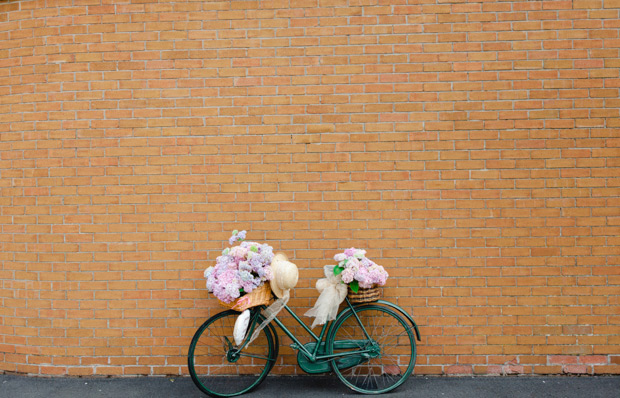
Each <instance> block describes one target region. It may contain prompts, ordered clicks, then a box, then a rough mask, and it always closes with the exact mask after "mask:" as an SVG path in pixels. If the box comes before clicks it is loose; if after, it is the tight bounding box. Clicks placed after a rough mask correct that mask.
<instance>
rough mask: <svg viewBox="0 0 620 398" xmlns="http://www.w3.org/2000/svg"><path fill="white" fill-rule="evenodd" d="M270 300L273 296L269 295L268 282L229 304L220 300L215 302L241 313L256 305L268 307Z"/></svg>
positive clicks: (269, 287) (269, 286)
mask: <svg viewBox="0 0 620 398" xmlns="http://www.w3.org/2000/svg"><path fill="white" fill-rule="evenodd" d="M272 300H273V296H272V294H271V285H270V284H269V282H265V283H263V284H262V285H261V286H259V287H258V288H256V289H254V290H252V292H250V293H248V294H246V295H244V296H241V297H239V298H238V299H236V300H235V301H232V302H230V303H225V302H223V301H221V300H217V301H218V303H220V305H221V306H222V307H224V308H230V309H232V310H235V311H239V312H242V311H245V310H247V309H248V308H252V307H256V306H258V305H263V304H264V305H269V304H270V303H271V301H272Z"/></svg>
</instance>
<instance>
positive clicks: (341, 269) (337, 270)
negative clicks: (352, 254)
mask: <svg viewBox="0 0 620 398" xmlns="http://www.w3.org/2000/svg"><path fill="white" fill-rule="evenodd" d="M342 271H344V268H342V267H339V266H335V267H334V275H340V273H341V272H342Z"/></svg>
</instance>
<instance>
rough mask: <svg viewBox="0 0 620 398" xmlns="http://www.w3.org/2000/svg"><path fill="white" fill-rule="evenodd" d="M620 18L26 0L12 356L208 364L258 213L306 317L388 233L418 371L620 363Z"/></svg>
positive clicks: (384, 252) (5, 314)
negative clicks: (292, 274) (238, 247)
mask: <svg viewBox="0 0 620 398" xmlns="http://www.w3.org/2000/svg"><path fill="white" fill-rule="evenodd" d="M619 11H620V1H618V0H604V1H603V0H574V1H475V0H471V1H465V0H410V1H406V0H393V1H387V0H348V1H347V0H283V1H217V2H215V1H208V0H201V1H169V2H157V1H151V0H135V1H123V0H119V1H100V0H58V1H54V0H48V1H25V0H24V1H16V0H9V1H2V2H0V176H1V179H0V221H1V222H0V226H1V228H2V229H1V231H0V248H1V250H0V276H1V286H0V314H1V317H0V370H3V371H9V372H25V373H32V374H49V375H65V374H68V375H91V374H97V375H120V374H125V375H135V374H185V373H187V368H186V366H185V363H186V357H185V356H186V353H187V346H188V343H189V340H190V338H191V336H192V334H193V333H194V330H195V329H196V328H197V326H198V325H200V324H201V323H202V322H203V321H204V319H205V318H206V317H208V316H209V315H210V314H213V313H214V312H216V311H219V309H218V308H217V306H216V304H215V300H214V299H213V298H211V297H209V295H208V294H207V292H206V290H205V288H204V281H203V279H202V271H203V269H204V268H206V267H207V266H209V265H211V264H213V262H214V259H215V257H216V256H217V255H218V253H219V251H220V250H221V249H222V248H223V247H224V246H225V245H226V243H227V242H226V240H227V238H228V236H229V232H230V231H231V230H233V229H247V230H248V231H249V235H248V238H250V239H252V240H258V241H264V242H268V243H270V244H271V245H272V246H274V247H275V248H276V249H278V250H283V251H284V252H285V253H286V254H287V255H288V256H289V257H290V258H291V259H293V260H294V261H295V262H296V263H297V264H298V266H299V267H300V274H301V276H300V282H299V286H298V288H297V289H296V290H295V295H294V298H293V300H292V301H291V303H292V305H293V306H294V307H295V308H296V312H297V313H298V314H302V313H303V312H305V308H304V307H310V306H312V304H313V303H314V300H315V298H316V297H317V293H316V291H315V290H314V282H315V280H316V279H317V278H318V277H320V276H321V271H320V269H321V266H322V265H324V264H326V263H329V262H330V261H331V260H330V259H331V257H332V256H333V255H334V254H335V253H336V252H338V251H339V250H341V249H344V248H347V247H350V246H356V247H362V248H367V250H368V255H369V257H371V258H373V259H375V260H376V261H377V262H379V263H380V264H383V265H384V266H386V268H388V270H389V271H390V273H391V275H392V276H391V279H390V280H389V283H388V287H387V288H386V289H385V290H384V293H385V295H386V296H387V297H388V298H389V299H390V300H393V301H395V302H398V303H399V304H400V305H401V306H403V307H405V308H406V309H407V310H408V311H410V312H411V313H413V314H414V317H415V319H416V321H417V322H418V323H419V325H420V328H421V333H422V336H423V338H422V342H421V343H420V345H419V358H418V365H417V366H416V373H418V374H472V373H473V374H511V373H525V374H557V373H571V374H584V373H585V374H602V373H620V336H619V335H620V303H619V297H620V267H618V265H619V263H620V245H619V244H620V238H618V236H619V235H620V112H619V109H620V100H619V88H620V74H619V68H620V57H619V50H620V37H619V29H620V16H619ZM283 340H284V341H283V343H284V344H283V347H282V349H281V351H280V352H281V353H282V354H283V355H282V357H281V358H280V360H279V363H278V366H276V368H275V369H274V372H275V373H299V372H300V370H298V368H296V367H295V365H294V364H295V362H294V359H293V357H292V354H293V353H292V351H291V350H290V349H289V348H287V347H286V343H287V339H283Z"/></svg>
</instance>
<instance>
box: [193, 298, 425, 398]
mask: <svg viewBox="0 0 620 398" xmlns="http://www.w3.org/2000/svg"><path fill="white" fill-rule="evenodd" d="M264 308H265V307H264V306H258V307H254V308H252V310H251V315H250V322H249V326H248V333H247V334H246V337H245V340H244V341H243V342H242V343H241V344H240V345H236V344H235V343H234V341H233V340H232V336H233V328H234V325H235V321H236V319H237V316H238V315H239V313H238V312H237V311H233V310H227V311H223V312H220V313H218V314H216V315H214V316H212V317H211V318H209V319H208V320H207V321H206V322H205V323H204V324H202V326H200V328H198V330H197V331H196V334H195V335H194V337H193V339H192V342H191V344H190V346H189V352H188V358H187V359H188V361H187V362H188V367H189V372H190V375H191V377H192V380H193V381H194V383H195V384H196V386H197V387H198V388H199V389H200V390H201V391H202V392H204V393H206V394H208V395H211V396H214V397H232V396H235V395H240V394H243V393H246V392H249V391H251V390H252V389H253V388H255V387H256V386H258V385H259V384H260V383H261V382H262V381H263V380H264V379H265V377H267V374H268V373H269V371H270V370H271V369H272V368H273V366H274V365H275V363H276V359H277V357H278V347H279V341H278V335H277V333H276V330H275V328H274V326H273V324H274V323H275V324H276V325H277V326H279V327H280V329H282V331H283V332H284V333H285V334H286V335H287V336H288V337H289V338H290V339H291V340H292V341H293V344H292V345H291V347H292V348H293V349H296V350H297V351H298V354H297V362H298V364H299V366H300V367H301V369H302V370H303V371H304V372H306V373H311V374H316V373H324V372H329V371H333V372H334V373H336V375H338V377H339V378H340V380H341V381H342V382H343V383H344V384H345V385H346V386H348V387H349V388H351V389H352V390H355V391H357V392H360V393H365V394H381V393H385V392H388V391H391V390H393V389H395V388H396V387H398V386H400V385H402V384H403V383H404V382H405V381H406V380H407V378H408V377H409V376H410V375H411V373H412V372H413V368H414V366H415V360H416V342H415V340H416V338H417V340H418V341H419V340H420V332H419V330H418V327H417V325H416V324H415V322H414V320H413V318H412V317H411V316H410V315H409V314H407V313H406V312H405V311H404V310H403V309H402V308H400V307H398V306H397V305H395V304H393V303H390V302H388V301H383V300H378V301H375V302H372V303H364V304H358V305H352V304H351V302H350V301H349V299H346V307H345V308H344V309H343V310H342V311H341V312H340V313H339V314H338V316H337V317H336V319H335V320H334V321H332V322H328V323H326V324H324V325H323V327H322V329H321V332H320V334H319V335H318V336H317V335H316V334H314V333H313V332H312V330H311V329H310V328H309V327H308V326H307V325H306V324H305V323H304V322H303V321H302V320H301V319H299V317H297V315H295V313H293V311H291V309H290V308H289V307H288V306H284V309H286V310H287V312H288V313H290V314H291V315H292V316H293V319H295V320H296V321H297V322H298V323H299V324H300V325H301V326H302V327H303V328H304V329H305V330H306V331H307V332H308V333H309V334H310V336H311V337H312V340H314V341H311V342H310V343H306V344H302V343H301V342H300V341H299V339H297V337H295V336H294V335H293V334H292V333H291V332H290V331H289V330H288V328H287V327H286V326H285V325H284V324H283V323H282V322H281V321H280V320H279V319H278V318H277V317H276V318H274V319H273V321H272V322H271V323H270V324H269V325H267V327H265V328H264V329H262V330H261V331H260V334H259V336H258V338H256V339H255V340H254V341H252V342H251V344H248V341H249V339H250V337H249V336H251V335H252V333H253V332H254V330H255V329H256V327H257V326H258V325H260V323H261V322H262V321H263V319H264V318H263V316H262V314H261V310H262V309H264ZM414 335H415V337H414Z"/></svg>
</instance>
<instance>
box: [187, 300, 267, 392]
mask: <svg viewBox="0 0 620 398" xmlns="http://www.w3.org/2000/svg"><path fill="white" fill-rule="evenodd" d="M255 311H258V310H252V316H251V319H252V321H251V323H250V327H249V328H248V329H249V330H250V331H251V330H253V329H254V328H253V327H252V325H253V326H254V327H257V326H258V325H259V324H260V322H262V320H263V318H262V316H260V315H259V314H258V313H256V312H255ZM238 316H239V313H238V312H236V311H232V310H228V311H224V312H220V313H219V314H217V315H214V316H213V317H211V318H209V319H208V320H207V321H206V322H205V323H204V324H203V325H202V326H201V327H200V328H199V329H198V330H197V331H196V334H195V335H194V338H193V339H192V342H191V344H190V346H189V352H188V356H187V363H188V368H189V373H190V375H191V376H192V380H193V381H194V384H196V386H197V387H198V388H199V389H200V390H201V391H202V392H204V393H206V394H209V395H211V396H214V397H233V396H235V395H240V394H243V393H246V392H248V391H250V390H252V389H253V388H255V387H256V386H258V385H259V384H260V383H261V382H262V381H263V380H264V379H265V377H267V374H268V373H269V371H270V370H271V368H272V367H273V365H274V364H275V361H276V357H277V347H275V343H274V340H275V339H274V337H273V336H272V334H271V331H270V328H268V327H267V328H264V329H263V330H261V332H260V335H259V336H258V337H257V338H256V340H254V341H252V343H250V344H249V345H248V346H246V347H244V348H243V349H242V350H240V349H239V347H237V345H236V344H235V342H234V339H233V329H234V326H235V321H236V320H237V317H238Z"/></svg>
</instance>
